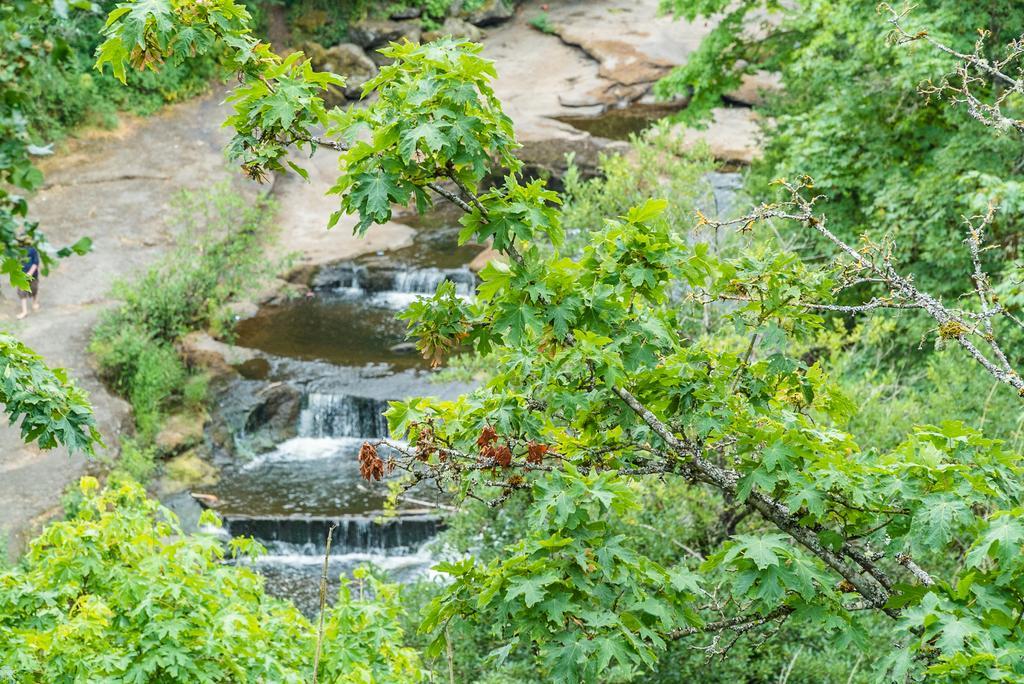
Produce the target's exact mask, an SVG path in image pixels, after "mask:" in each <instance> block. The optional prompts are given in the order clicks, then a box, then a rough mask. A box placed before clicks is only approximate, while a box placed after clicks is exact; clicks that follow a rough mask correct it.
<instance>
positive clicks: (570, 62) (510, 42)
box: [0, 0, 707, 555]
mask: <svg viewBox="0 0 1024 684" xmlns="http://www.w3.org/2000/svg"><path fill="white" fill-rule="evenodd" d="M657 4H658V3H657V0H640V1H639V2H632V1H630V0H603V1H601V2H585V1H583V0H567V1H564V2H552V3H550V5H551V8H550V16H551V19H552V21H553V23H554V24H555V25H556V28H557V29H558V31H559V32H560V33H561V34H562V37H561V38H560V37H559V36H557V35H549V34H544V33H541V32H539V31H537V30H535V29H533V28H531V27H530V26H529V24H528V21H529V19H531V18H532V17H533V16H535V15H536V14H537V12H539V11H540V3H537V2H527V3H526V4H525V5H524V7H523V8H522V9H521V10H520V12H519V13H518V14H517V16H516V17H515V19H513V20H512V21H510V22H508V23H507V24H505V25H503V26H500V27H497V28H495V29H492V30H491V31H490V33H489V36H488V38H487V40H486V41H485V43H486V50H485V54H486V55H487V56H488V57H489V58H491V59H493V60H495V62H496V66H497V70H498V73H499V79H498V82H497V83H496V91H497V93H498V95H499V97H501V98H502V100H503V101H504V103H505V105H506V107H507V109H508V112H509V114H510V115H511V116H512V118H513V119H514V121H515V122H516V125H517V128H518V130H519V132H520V135H521V137H522V139H523V141H524V143H525V144H526V145H527V148H529V147H530V146H531V145H532V146H533V150H534V151H533V152H532V153H533V154H539V155H548V156H549V157H550V158H553V159H558V160H560V159H561V158H562V157H563V156H564V153H565V152H566V151H569V150H577V151H579V150H584V151H585V152H586V151H589V153H591V154H592V156H594V157H596V152H598V151H601V150H604V149H606V148H607V144H606V143H603V142H601V141H597V140H595V139H592V138H590V136H588V135H587V134H584V133H581V132H579V131H577V130H575V129H573V128H572V127H571V126H569V125H568V124H564V123H561V122H559V121H557V120H555V119H554V118H552V117H555V116H561V115H565V114H567V113H580V112H581V111H586V112H594V111H596V109H599V108H600V107H602V106H604V105H606V104H608V103H610V102H614V101H617V100H619V99H622V98H626V99H635V98H636V97H640V96H641V95H642V94H643V92H645V91H646V88H647V87H648V86H649V85H650V81H652V80H653V79H654V78H657V77H658V76H659V75H660V74H661V73H663V72H664V70H665V69H666V68H667V67H668V66H669V65H670V64H672V63H678V61H680V60H681V59H685V55H686V54H688V53H689V51H690V50H692V49H693V47H694V46H695V45H696V43H697V41H698V40H699V38H700V36H701V35H703V33H704V32H706V30H707V27H705V26H702V25H696V26H690V25H681V24H672V23H671V22H670V21H669V20H667V19H658V18H656V17H655V13H656V7H657ZM278 28H279V29H280V27H278ZM278 32H280V30H279V31H278ZM222 96H223V91H222V90H218V91H216V92H214V93H211V94H210V95H209V96H206V97H203V98H200V99H197V100H195V101H192V102H190V103H186V104H182V105H178V106H175V107H171V108H168V109H167V110H166V111H164V112H163V113H162V114H160V115H158V116H154V117H151V118H149V119H145V120H132V121H130V122H129V123H127V124H126V125H124V126H122V127H121V128H119V129H118V130H117V131H115V132H111V133H103V134H96V135H92V136H88V137H86V138H85V139H82V140H77V141H75V142H74V143H73V144H72V145H71V146H70V148H69V149H68V150H67V151H65V152H62V153H61V154H59V155H57V156H56V157H55V158H53V159H50V160H47V162H46V163H45V164H44V170H45V171H46V177H47V182H46V186H45V187H44V189H42V190H41V191H40V192H39V193H37V195H36V196H35V197H34V198H33V199H32V212H33V215H34V217H35V218H36V219H37V220H39V221H40V223H41V224H42V226H43V227H44V229H45V231H46V233H47V235H48V236H49V237H50V240H51V241H52V242H53V243H54V244H56V245H62V244H70V243H71V242H73V241H75V240H77V239H78V238H80V237H82V236H86V235H88V236H91V237H92V238H93V241H94V242H93V244H94V248H93V251H92V252H91V253H90V254H89V255H87V256H85V257H77V258H73V259H69V260H67V261H65V262H64V263H62V264H61V266H60V268H59V269H57V270H56V271H55V272H52V273H51V274H50V275H49V277H47V278H45V279H44V280H43V281H42V287H41V290H42V292H41V301H42V306H43V308H42V310H41V311H40V312H39V313H37V314H33V315H30V316H29V318H28V319H26V320H24V321H16V320H15V318H14V314H15V313H16V311H17V306H18V303H17V299H16V297H15V295H14V293H13V292H12V291H11V289H10V288H9V287H4V288H2V291H0V327H2V328H3V329H6V330H10V331H12V332H13V333H14V334H16V335H17V336H18V337H19V338H20V339H22V340H23V341H25V342H26V343H27V344H29V345H30V346H31V347H33V348H34V349H36V350H37V351H38V352H39V353H41V354H42V355H43V356H44V357H45V359H46V360H47V362H49V363H50V364H51V365H54V366H61V367H64V368H67V369H68V370H69V372H70V374H71V376H72V377H74V378H75V379H76V380H77V381H78V382H79V383H80V384H81V385H82V386H83V387H85V388H86V389H87V390H88V391H89V392H90V394H91V398H92V402H93V406H94V408H95V411H96V417H97V420H98V422H99V425H100V429H101V432H102V433H103V437H104V440H105V441H106V443H107V444H108V445H111V446H114V447H116V445H117V444H118V442H119V438H120V436H121V434H122V431H123V430H125V429H127V428H128V427H129V426H130V416H129V414H128V406H127V405H126V403H125V402H124V401H123V400H121V399H119V398H117V397H115V396H113V395H111V394H110V393H109V392H107V391H106V389H105V388H104V387H103V385H102V384H101V383H100V381H99V380H98V378H97V377H96V373H95V369H94V367H93V365H92V361H91V359H90V357H89V354H88V351H87V347H88V341H89V335H90V331H91V329H92V327H93V325H94V324H95V322H96V320H97V317H98V316H99V315H100V313H101V312H102V311H103V310H104V309H105V308H106V307H109V306H111V305H112V304H113V303H114V301H113V300H112V299H111V298H110V291H111V287H112V284H113V282H114V280H115V279H117V278H119V277H124V276H130V275H131V274H132V273H134V272H137V271H139V270H141V269H143V268H145V267H146V266H148V265H149V264H151V263H153V262H154V261H155V260H156V259H157V258H159V257H160V256H161V255H162V254H163V253H165V251H166V250H167V249H168V248H169V247H170V246H171V245H172V244H173V239H174V236H173V235H172V234H171V223H170V221H169V219H170V218H171V217H170V216H169V213H170V212H169V209H170V201H171V198H172V197H173V196H174V195H175V193H177V192H178V191H180V190H182V189H199V188H204V187H209V186H210V185H212V184H214V183H217V182H222V181H230V182H233V183H234V184H235V185H236V186H237V187H238V188H239V189H240V191H243V192H249V193H253V192H256V191H257V190H256V189H255V188H253V187H251V186H247V185H246V184H244V183H243V182H242V181H240V180H239V178H238V174H237V173H236V172H235V171H234V170H233V169H229V168H228V167H227V165H226V164H225V162H224V158H223V155H222V151H221V149H222V146H223V143H224V142H225V141H226V139H227V134H226V132H225V131H224V130H223V129H222V128H221V122H222V121H223V119H224V116H225V113H226V108H225V107H224V106H223V105H222V104H221V100H222ZM527 151H529V149H527ZM308 166H309V168H310V171H311V180H310V182H309V183H304V182H302V181H301V179H298V178H297V177H295V176H290V177H287V178H284V179H280V180H279V182H278V183H277V184H276V186H275V191H274V194H275V196H276V197H277V199H278V201H279V202H280V206H281V210H280V212H279V217H278V222H279V224H280V225H281V236H282V237H281V242H282V249H284V250H286V251H288V252H299V253H300V254H301V255H302V257H301V259H300V266H305V267H307V268H308V267H312V266H315V265H316V264H317V263H324V262H329V261H336V260H339V259H343V258H348V257H352V256H355V255H357V254H360V253H366V252H371V251H378V250H384V249H390V248H395V247H398V246H403V245H405V244H408V243H409V241H410V240H411V237H412V231H411V229H409V228H408V227H406V226H402V225H399V224H389V225H386V226H382V227H377V228H375V229H374V230H373V231H371V233H370V236H369V238H368V239H367V240H360V239H357V238H355V237H354V236H353V235H352V230H351V228H352V224H353V221H352V220H343V221H342V222H341V224H340V225H338V226H337V227H335V228H334V230H333V231H331V232H328V231H326V230H325V226H326V221H327V217H328V216H329V214H330V212H331V211H333V210H334V209H335V208H336V206H337V204H336V199H335V198H332V197H325V196H324V192H325V191H326V189H327V188H328V187H330V184H331V182H332V181H333V179H334V175H335V174H336V168H337V167H336V158H335V157H334V156H332V155H330V154H323V153H321V154H318V155H317V157H316V158H314V159H313V160H311V161H310V163H309V164H308ZM89 467H90V464H89V463H87V462H86V460H85V459H84V458H83V457H81V456H69V455H68V454H67V453H66V452H64V451H63V450H55V451H52V452H40V451H39V450H38V449H35V448H34V447H26V446H25V445H23V444H22V443H21V440H20V438H19V435H18V432H17V430H16V429H14V428H12V427H10V426H8V425H6V424H4V425H2V426H0V545H2V544H4V543H6V545H7V547H8V552H9V553H10V554H11V555H13V554H14V553H16V552H18V551H20V550H21V549H22V548H23V547H24V543H25V541H26V539H28V538H30V537H31V536H32V535H33V534H35V532H36V531H37V530H38V527H39V525H40V524H41V523H42V522H43V521H45V520H47V519H49V518H50V517H52V516H53V515H54V514H56V513H58V512H59V510H60V504H59V499H60V494H61V492H63V491H64V489H65V487H66V486H67V485H68V484H69V483H72V482H74V481H75V480H76V479H77V478H78V477H79V476H80V475H81V474H83V473H85V472H86V471H87V470H88V468H89Z"/></svg>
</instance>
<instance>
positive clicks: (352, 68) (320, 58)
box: [303, 43, 377, 104]
mask: <svg viewBox="0 0 1024 684" xmlns="http://www.w3.org/2000/svg"><path fill="white" fill-rule="evenodd" d="M303 47H304V48H305V52H306V54H307V55H308V56H309V58H310V60H311V61H312V62H313V66H315V67H316V68H317V70H319V71H329V72H331V73H334V74H338V75H339V76H343V77H344V78H345V89H344V91H342V92H337V89H336V88H335V89H334V90H331V89H330V88H329V89H328V93H329V94H330V95H333V97H330V98H329V99H330V100H331V102H332V103H333V104H341V102H342V101H344V99H345V98H348V99H351V100H357V99H359V97H360V96H362V92H363V84H364V83H366V82H367V81H369V80H370V79H371V78H373V77H374V76H376V75H377V65H376V64H374V62H373V60H372V59H370V58H369V57H368V56H367V54H366V53H365V52H363V49H362V48H361V47H359V46H358V45H356V44H354V43H341V44H339V45H335V46H334V47H332V48H324V47H322V46H321V45H319V44H317V43H306V44H305V45H304V46H303Z"/></svg>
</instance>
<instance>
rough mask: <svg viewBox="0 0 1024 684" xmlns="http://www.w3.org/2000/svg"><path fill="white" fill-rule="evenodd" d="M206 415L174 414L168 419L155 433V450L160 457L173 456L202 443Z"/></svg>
mask: <svg viewBox="0 0 1024 684" xmlns="http://www.w3.org/2000/svg"><path fill="white" fill-rule="evenodd" d="M205 425H206V415H205V414H202V413H176V414H174V415H172V416H171V417H170V418H168V419H167V420H166V421H165V422H164V425H163V427H162V428H161V429H160V432H159V433H157V436H156V439H155V440H154V441H155V442H156V448H157V453H158V454H159V455H160V456H164V457H167V456H175V455H177V454H180V453H182V452H183V451H185V450H187V449H191V448H192V447H194V446H196V445H197V444H199V443H201V442H202V441H203V426H205Z"/></svg>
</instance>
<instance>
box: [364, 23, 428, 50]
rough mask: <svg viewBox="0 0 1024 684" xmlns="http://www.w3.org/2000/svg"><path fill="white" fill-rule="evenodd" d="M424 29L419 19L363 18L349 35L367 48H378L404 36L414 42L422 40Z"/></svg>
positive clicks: (398, 40) (396, 41)
mask: <svg viewBox="0 0 1024 684" xmlns="http://www.w3.org/2000/svg"><path fill="white" fill-rule="evenodd" d="M422 35H423V30H422V29H421V28H420V23H419V21H416V20H415V19H413V20H402V21H395V20H393V19H363V20H362V21H359V22H357V23H355V24H353V25H352V26H350V27H349V29H348V37H349V38H350V39H351V40H352V42H353V43H356V44H357V45H359V46H360V47H363V48H365V49H367V50H369V49H373V48H378V47H381V46H383V45H387V44H388V43H398V42H401V41H402V39H403V38H405V39H408V40H410V41H412V42H413V43H418V42H420V38H421V37H422Z"/></svg>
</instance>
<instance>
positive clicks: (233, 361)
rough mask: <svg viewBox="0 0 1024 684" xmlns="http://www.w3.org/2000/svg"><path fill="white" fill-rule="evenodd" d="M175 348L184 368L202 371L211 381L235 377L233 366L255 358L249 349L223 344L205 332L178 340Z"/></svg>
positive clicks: (193, 333)
mask: <svg viewBox="0 0 1024 684" xmlns="http://www.w3.org/2000/svg"><path fill="white" fill-rule="evenodd" d="M175 346H176V347H177V349H178V353H179V354H180V355H181V358H182V359H183V360H184V361H185V365H186V366H188V367H189V368H194V369H199V370H204V371H206V372H207V373H209V374H210V376H211V378H212V379H220V378H223V377H226V376H236V375H237V371H236V370H235V369H234V368H233V366H236V365H238V364H240V363H244V362H245V361H248V360H249V359H251V358H253V357H255V356H256V352H254V351H252V350H251V349H246V348H244V347H235V346H232V345H230V344H225V343H224V342H220V341H218V340H215V339H213V338H212V337H210V335H209V334H207V333H205V332H191V333H189V334H188V335H185V336H184V337H182V338H181V339H180V340H178V342H177V344H176V345H175Z"/></svg>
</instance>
